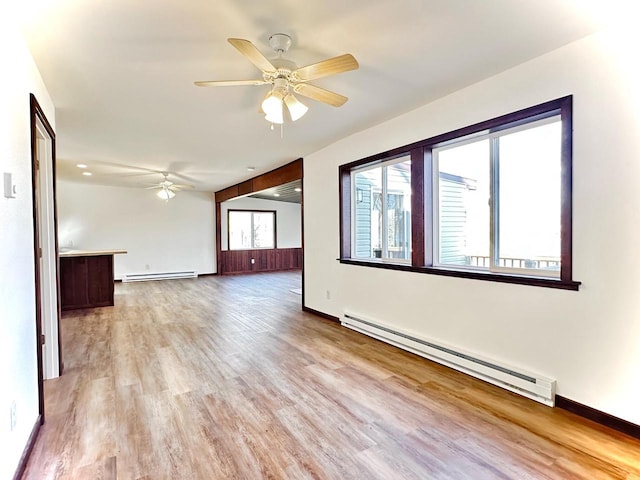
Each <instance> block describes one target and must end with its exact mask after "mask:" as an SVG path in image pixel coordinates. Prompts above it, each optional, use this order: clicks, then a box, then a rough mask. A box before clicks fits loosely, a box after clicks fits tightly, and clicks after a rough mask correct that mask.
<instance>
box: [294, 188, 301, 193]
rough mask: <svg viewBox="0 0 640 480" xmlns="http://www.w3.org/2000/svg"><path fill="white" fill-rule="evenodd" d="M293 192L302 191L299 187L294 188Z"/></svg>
mask: <svg viewBox="0 0 640 480" xmlns="http://www.w3.org/2000/svg"><path fill="white" fill-rule="evenodd" d="M294 190H295V191H296V192H301V191H302V189H301V188H300V187H298V188H294Z"/></svg>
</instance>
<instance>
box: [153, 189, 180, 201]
mask: <svg viewBox="0 0 640 480" xmlns="http://www.w3.org/2000/svg"><path fill="white" fill-rule="evenodd" d="M156 195H158V197H159V198H161V199H162V200H165V201H167V202H168V201H169V199H171V198H173V197H175V196H176V194H175V192H172V191H171V190H169V189H168V188H166V187H164V188H162V189H160V191H158V193H156Z"/></svg>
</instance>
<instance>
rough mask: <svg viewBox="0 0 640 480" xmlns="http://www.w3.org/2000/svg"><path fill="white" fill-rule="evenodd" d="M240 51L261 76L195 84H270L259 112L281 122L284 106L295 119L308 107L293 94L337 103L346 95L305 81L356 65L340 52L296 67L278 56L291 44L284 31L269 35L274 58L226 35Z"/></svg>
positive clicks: (337, 105)
mask: <svg viewBox="0 0 640 480" xmlns="http://www.w3.org/2000/svg"><path fill="white" fill-rule="evenodd" d="M227 41H228V42H229V43H230V44H231V45H233V46H234V47H235V48H236V49H237V50H238V51H239V52H240V53H241V54H242V55H244V56H245V57H246V58H247V59H248V60H249V61H250V62H251V63H253V64H254V65H255V66H256V67H258V69H260V70H261V71H262V79H255V80H214V81H205V82H194V83H195V84H196V85H197V86H198V87H228V86H236V85H271V89H270V90H269V92H268V93H267V95H266V97H265V98H264V100H263V101H262V106H261V107H262V108H261V109H260V113H262V114H264V115H265V119H266V120H267V121H269V122H271V123H272V124H273V123H278V124H282V123H284V114H283V111H284V106H286V107H287V108H286V110H287V111H288V112H289V116H290V117H291V120H293V121H296V120H298V119H299V118H300V117H302V116H303V115H304V114H305V113H306V112H307V110H308V107H307V106H306V105H304V104H303V103H302V102H301V101H300V100H298V99H297V98H296V97H295V96H294V95H293V94H294V93H298V94H300V95H303V96H305V97H307V98H311V99H313V100H316V101H318V102H322V103H326V104H328V105H331V106H334V107H340V106H341V105H344V103H345V102H346V101H347V100H348V99H347V97H345V96H343V95H340V94H338V93H335V92H331V91H329V90H325V89H324V88H320V87H317V86H315V85H312V84H310V83H308V82H309V81H311V80H316V79H318V78H322V77H328V76H329V75H336V74H338V73H343V72H348V71H349V70H355V69H357V68H358V67H359V65H358V62H357V61H356V59H355V58H353V55H351V54H348V53H347V54H344V55H340V56H338V57H333V58H330V59H328V60H323V61H322V62H318V63H313V64H311V65H307V66H305V67H300V68H298V66H297V65H296V64H295V63H294V62H292V61H290V60H285V59H284V58H282V55H283V54H284V53H286V52H287V51H288V50H289V47H290V46H291V37H290V36H289V35H287V34H285V33H276V34H273V35H271V36H270V37H269V45H271V47H272V48H273V49H274V51H275V52H276V54H277V58H275V59H273V60H268V59H267V58H266V57H265V56H264V55H263V54H262V53H260V50H258V49H257V48H256V46H255V45H254V44H253V43H251V42H250V41H249V40H244V39H242V38H228V39H227Z"/></svg>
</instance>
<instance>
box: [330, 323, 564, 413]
mask: <svg viewBox="0 0 640 480" xmlns="http://www.w3.org/2000/svg"><path fill="white" fill-rule="evenodd" d="M341 323H342V325H343V326H345V327H347V328H350V329H352V330H355V331H357V332H360V333H363V334H365V335H368V336H370V337H373V338H377V339H378V340H381V341H383V342H385V343H389V344H391V345H395V346H396V347H398V348H402V349H403V350H407V351H409V352H412V353H415V354H416V355H420V356H421V357H424V358H427V359H429V360H433V361H434V362H438V363H440V364H442V365H446V366H447V367H451V368H453V369H455V370H458V371H460V372H463V373H466V374H468V375H471V376H473V377H476V378H479V379H481V380H484V381H486V382H489V383H492V384H493V385H497V386H498V387H502V388H504V389H506V390H510V391H512V392H515V393H518V394H520V395H523V396H525V397H528V398H530V399H532V400H535V401H537V402H540V403H543V404H545V405H548V406H550V407H553V406H554V403H555V394H556V381H555V380H551V379H549V378H545V377H541V376H539V375H535V374H531V373H529V372H523V371H518V370H516V369H514V368H511V367H508V366H505V365H500V364H498V363H497V362H495V361H492V360H488V359H483V358H479V357H478V356H477V355H474V354H472V353H470V352H464V351H461V350H459V349H454V348H452V347H450V346H445V345H442V344H438V343H436V342H433V341H430V340H427V339H424V338H419V337H416V336H414V335H410V334H408V333H405V332H402V331H400V330H398V329H396V328H392V327H389V326H386V325H384V324H383V323H381V322H379V321H377V320H375V321H374V320H371V319H367V318H365V317H362V316H360V315H356V314H353V313H347V312H345V313H344V316H343V318H342V321H341Z"/></svg>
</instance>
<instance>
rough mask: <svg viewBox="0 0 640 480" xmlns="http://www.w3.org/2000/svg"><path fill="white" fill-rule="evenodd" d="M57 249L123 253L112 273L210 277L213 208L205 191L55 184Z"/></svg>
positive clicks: (213, 256)
mask: <svg viewBox="0 0 640 480" xmlns="http://www.w3.org/2000/svg"><path fill="white" fill-rule="evenodd" d="M57 196H58V238H59V246H60V248H73V249H82V250H92V249H124V250H127V252H128V253H127V254H126V255H116V256H115V259H114V270H115V272H114V274H115V277H116V278H122V276H123V275H125V274H132V273H159V272H176V271H184V270H195V271H197V272H198V273H200V274H202V273H213V272H215V271H216V266H215V265H216V262H215V204H214V201H213V195H212V194H211V193H206V192H189V191H182V192H178V193H177V194H176V196H175V197H174V198H173V199H171V200H169V201H168V202H165V201H163V200H160V199H159V198H158V197H157V196H156V195H155V191H151V190H145V189H143V188H140V189H136V188H125V187H106V186H99V185H89V184H82V183H77V182H70V181H61V180H59V181H58V191H57Z"/></svg>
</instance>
